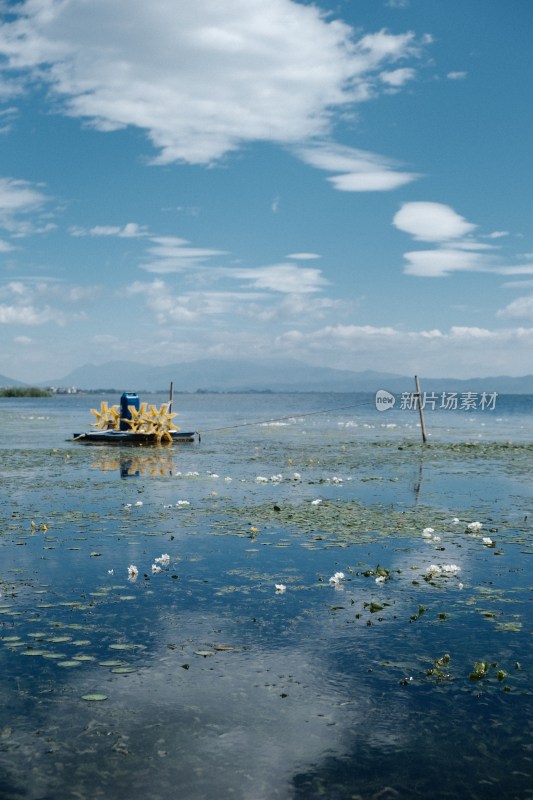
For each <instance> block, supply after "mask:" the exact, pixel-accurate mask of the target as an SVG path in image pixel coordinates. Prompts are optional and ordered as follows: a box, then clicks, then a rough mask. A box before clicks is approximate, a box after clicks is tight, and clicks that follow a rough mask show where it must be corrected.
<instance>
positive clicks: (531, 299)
mask: <svg viewBox="0 0 533 800" xmlns="http://www.w3.org/2000/svg"><path fill="white" fill-rule="evenodd" d="M498 317H502V318H504V319H524V320H528V321H531V322H533V294H530V295H526V296H525V297H517V299H516V300H513V302H512V303H509V305H507V306H506V307H505V308H503V309H501V310H500V311H498Z"/></svg>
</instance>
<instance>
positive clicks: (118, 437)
mask: <svg viewBox="0 0 533 800" xmlns="http://www.w3.org/2000/svg"><path fill="white" fill-rule="evenodd" d="M169 433H170V436H171V437H172V442H167V443H168V444H182V443H186V442H195V441H200V435H199V434H198V433H196V431H171V432H169ZM72 438H73V440H74V441H75V442H82V444H83V443H85V444H133V445H155V444H161V437H158V436H157V434H155V433H134V432H132V431H117V430H114V429H111V430H107V431H88V432H87V433H74V434H73V435H72ZM163 444H165V442H163Z"/></svg>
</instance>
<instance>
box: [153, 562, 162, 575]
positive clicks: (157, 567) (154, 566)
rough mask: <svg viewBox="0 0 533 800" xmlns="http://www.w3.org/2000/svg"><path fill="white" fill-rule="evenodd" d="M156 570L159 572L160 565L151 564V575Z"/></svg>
mask: <svg viewBox="0 0 533 800" xmlns="http://www.w3.org/2000/svg"><path fill="white" fill-rule="evenodd" d="M157 572H161V567H160V566H159V564H152V575H155V574H156V573H157Z"/></svg>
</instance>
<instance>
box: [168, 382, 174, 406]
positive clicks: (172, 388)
mask: <svg viewBox="0 0 533 800" xmlns="http://www.w3.org/2000/svg"><path fill="white" fill-rule="evenodd" d="M173 402H174V383H173V382H172V381H170V393H169V401H168V413H169V414H170V412H171V411H172V403H173Z"/></svg>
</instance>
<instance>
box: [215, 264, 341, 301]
mask: <svg viewBox="0 0 533 800" xmlns="http://www.w3.org/2000/svg"><path fill="white" fill-rule="evenodd" d="M224 274H225V275H226V277H232V278H236V279H239V278H241V279H244V280H246V281H249V282H250V284H251V286H252V288H255V289H266V290H268V291H270V292H282V293H284V294H308V293H310V292H311V293H312V292H318V291H320V289H322V288H323V287H324V286H327V285H328V283H329V281H327V280H326V278H324V277H323V275H322V272H321V271H320V270H319V269H309V268H307V269H304V268H302V267H298V266H296V265H295V264H273V265H271V266H266V267H250V268H240V267H236V268H232V269H231V271H230V270H225V272H224Z"/></svg>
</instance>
